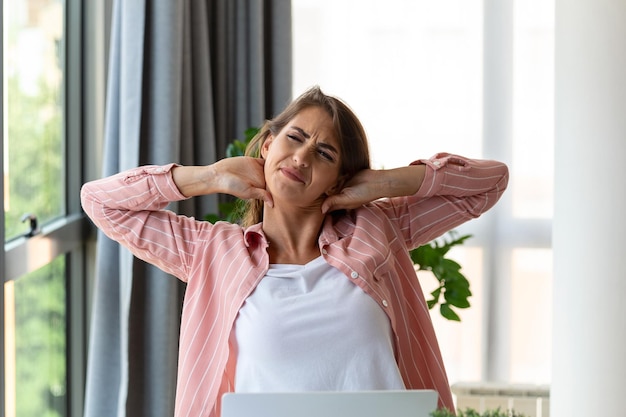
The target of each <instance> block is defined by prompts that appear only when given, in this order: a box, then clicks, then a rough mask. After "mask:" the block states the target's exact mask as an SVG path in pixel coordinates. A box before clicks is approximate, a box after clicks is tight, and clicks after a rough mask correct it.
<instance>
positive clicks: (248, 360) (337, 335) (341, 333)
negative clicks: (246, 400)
mask: <svg viewBox="0 0 626 417" xmlns="http://www.w3.org/2000/svg"><path fill="white" fill-rule="evenodd" d="M234 332H235V333H234V334H235V340H236V343H237V347H238V349H237V352H238V356H237V371H236V377H235V391H237V392H272V391H273V392H277V391H280V392H288V391H291V392H293V391H360V390H387V389H404V383H403V381H402V377H401V376H400V373H399V370H398V366H397V364H396V361H395V358H394V348H393V342H392V330H391V325H390V323H389V318H388V317H387V315H386V314H385V313H384V312H383V311H382V309H381V308H380V306H378V304H376V302H375V301H374V300H373V299H372V298H371V297H370V296H368V295H367V294H365V292H363V290H362V289H361V288H359V287H358V286H357V285H355V284H353V283H352V282H351V281H350V280H349V279H348V278H347V277H346V276H345V275H344V274H342V273H341V272H340V271H339V270H338V269H336V268H334V267H332V266H330V265H329V264H328V263H326V261H325V260H324V258H322V257H319V258H317V259H315V260H313V261H311V262H309V263H308V264H306V265H282V264H281V265H271V266H270V269H269V271H268V272H267V275H266V276H265V277H264V278H263V279H262V280H261V282H260V284H259V285H258V287H257V288H256V289H255V290H254V292H253V293H252V294H251V295H250V297H249V298H248V299H247V300H246V301H245V303H244V305H243V306H242V308H241V310H240V311H239V316H238V318H237V320H236V322H235V330H234Z"/></svg>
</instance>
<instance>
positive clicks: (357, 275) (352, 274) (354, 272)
mask: <svg viewBox="0 0 626 417" xmlns="http://www.w3.org/2000/svg"><path fill="white" fill-rule="evenodd" d="M350 276H351V277H352V278H358V277H359V273H358V272H356V271H352V273H351V274H350Z"/></svg>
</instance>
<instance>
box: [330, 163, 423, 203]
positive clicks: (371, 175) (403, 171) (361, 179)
mask: <svg viewBox="0 0 626 417" xmlns="http://www.w3.org/2000/svg"><path fill="white" fill-rule="evenodd" d="M423 180H424V166H423V165H411V166H407V167H402V168H395V169H389V170H385V169H383V170H375V169H364V170H363V171H360V172H358V173H357V174H356V175H355V176H354V177H352V179H351V180H350V181H348V182H347V183H346V185H345V186H344V187H343V189H341V191H339V192H338V193H337V194H332V195H329V196H328V197H326V199H325V200H324V202H323V203H322V212H323V213H328V212H330V211H333V210H340V209H354V208H357V207H361V206H362V205H364V204H367V203H369V202H371V201H374V200H378V199H379V198H383V197H397V196H401V195H411V194H414V193H416V192H417V190H418V189H419V187H420V185H421V184H422V181H423Z"/></svg>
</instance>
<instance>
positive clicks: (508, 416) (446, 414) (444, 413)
mask: <svg viewBox="0 0 626 417" xmlns="http://www.w3.org/2000/svg"><path fill="white" fill-rule="evenodd" d="M430 415H431V417H454V416H455V414H454V413H452V412H451V411H450V410H448V409H447V408H440V409H438V410H435V411H433V412H432V413H430ZM456 417H526V415H524V414H521V413H517V412H516V411H515V410H501V409H500V408H499V407H498V408H496V409H495V410H487V411H483V412H482V413H479V412H478V411H476V410H474V409H472V408H466V409H464V410H458V411H457V413H456Z"/></svg>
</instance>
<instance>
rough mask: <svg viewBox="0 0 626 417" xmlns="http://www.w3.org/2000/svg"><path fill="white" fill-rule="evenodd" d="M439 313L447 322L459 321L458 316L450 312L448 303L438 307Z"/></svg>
mask: <svg viewBox="0 0 626 417" xmlns="http://www.w3.org/2000/svg"><path fill="white" fill-rule="evenodd" d="M439 312H440V313H441V315H442V316H443V317H445V318H447V319H448V320H453V321H461V318H460V317H459V315H458V314H456V313H455V312H454V311H452V308H450V305H449V304H448V303H443V304H441V306H439Z"/></svg>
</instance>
